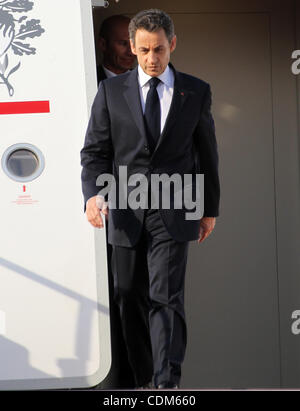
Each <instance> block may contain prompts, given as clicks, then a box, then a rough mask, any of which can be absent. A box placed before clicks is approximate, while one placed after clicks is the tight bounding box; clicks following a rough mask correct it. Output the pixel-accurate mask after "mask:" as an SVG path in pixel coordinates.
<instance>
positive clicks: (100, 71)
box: [97, 64, 107, 84]
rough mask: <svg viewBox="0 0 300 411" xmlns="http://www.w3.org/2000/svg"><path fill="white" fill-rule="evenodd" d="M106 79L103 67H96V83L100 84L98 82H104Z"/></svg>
mask: <svg viewBox="0 0 300 411" xmlns="http://www.w3.org/2000/svg"><path fill="white" fill-rule="evenodd" d="M106 78H107V77H106V74H105V71H104V69H103V66H102V64H100V66H97V81H98V84H99V83H100V81H102V80H105V79H106Z"/></svg>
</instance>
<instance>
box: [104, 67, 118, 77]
mask: <svg viewBox="0 0 300 411" xmlns="http://www.w3.org/2000/svg"><path fill="white" fill-rule="evenodd" d="M102 67H103V70H104V73H105V75H106V77H107V78H112V77H116V75H117V74H116V73H113V72H112V71H110V70H108V69H107V68H106V67H104V66H102Z"/></svg>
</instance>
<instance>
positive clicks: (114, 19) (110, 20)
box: [99, 14, 130, 40]
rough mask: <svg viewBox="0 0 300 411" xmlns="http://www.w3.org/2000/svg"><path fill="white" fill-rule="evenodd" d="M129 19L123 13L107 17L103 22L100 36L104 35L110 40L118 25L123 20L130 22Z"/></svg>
mask: <svg viewBox="0 0 300 411" xmlns="http://www.w3.org/2000/svg"><path fill="white" fill-rule="evenodd" d="M129 21H130V18H129V17H127V16H124V15H123V14H115V15H113V16H110V17H107V18H106V19H105V20H103V22H102V24H101V27H100V32H99V38H100V37H103V38H104V39H105V40H109V37H110V35H111V32H112V30H113V28H114V27H115V26H116V25H118V24H119V23H122V22H126V23H129Z"/></svg>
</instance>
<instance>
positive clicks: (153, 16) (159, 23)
mask: <svg viewBox="0 0 300 411" xmlns="http://www.w3.org/2000/svg"><path fill="white" fill-rule="evenodd" d="M139 29H142V30H146V31H149V32H155V31H158V30H160V29H164V31H165V33H166V36H167V39H168V41H169V43H171V41H172V39H173V37H174V35H175V32H174V24H173V21H172V19H171V17H170V16H169V15H168V14H167V13H165V12H164V11H162V10H159V9H150V10H143V11H140V12H139V13H138V14H136V15H135V16H134V17H133V18H132V19H131V21H130V23H129V28H128V30H129V38H130V40H131V41H132V42H133V44H135V34H136V32H137V30H139Z"/></svg>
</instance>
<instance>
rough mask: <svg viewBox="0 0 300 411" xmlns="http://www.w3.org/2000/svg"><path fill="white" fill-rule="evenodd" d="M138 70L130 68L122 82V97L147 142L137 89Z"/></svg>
mask: <svg viewBox="0 0 300 411" xmlns="http://www.w3.org/2000/svg"><path fill="white" fill-rule="evenodd" d="M137 76H138V70H137V67H136V68H135V69H134V70H132V71H131V72H130V74H129V76H128V78H127V80H126V82H125V83H124V85H125V91H124V97H125V100H126V101H127V104H128V106H129V109H130V111H131V114H132V117H133V119H134V121H135V123H136V125H137V128H138V129H139V132H140V134H141V136H142V137H143V138H144V140H145V142H146V143H147V142H148V141H147V135H146V129H145V123H144V115H143V110H142V105H141V96H140V90H139V83H138V78H137Z"/></svg>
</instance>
